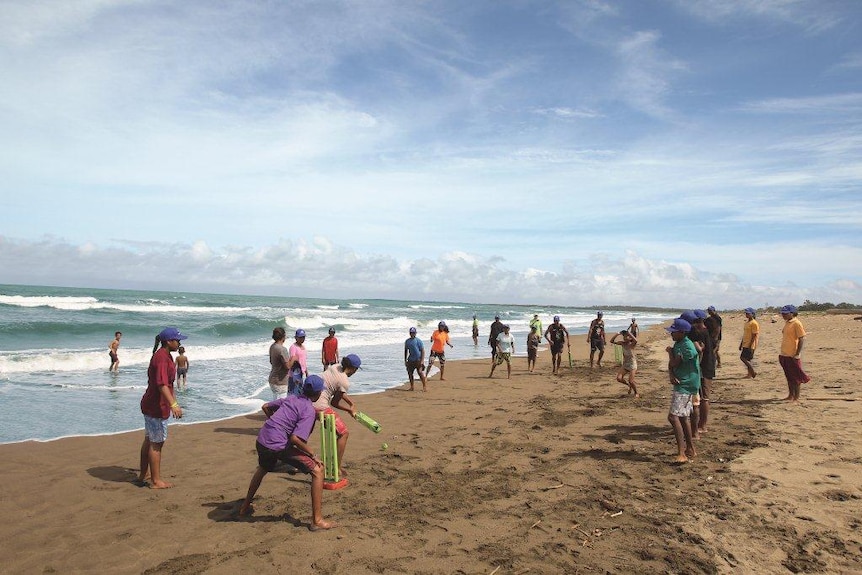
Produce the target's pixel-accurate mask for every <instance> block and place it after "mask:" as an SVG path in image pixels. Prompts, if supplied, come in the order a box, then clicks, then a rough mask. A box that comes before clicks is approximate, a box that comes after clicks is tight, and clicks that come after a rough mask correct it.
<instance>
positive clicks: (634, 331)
mask: <svg viewBox="0 0 862 575" xmlns="http://www.w3.org/2000/svg"><path fill="white" fill-rule="evenodd" d="M626 331H627V332H629V334H631V336H632V337H633V338H635V339H637V338H638V336H639V335H640V333H641V330H640V327H638V320H637V318H634V317H633V318H632V322H631V323H630V324H629V327H628V329H627V330H626Z"/></svg>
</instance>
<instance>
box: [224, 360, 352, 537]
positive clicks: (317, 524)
mask: <svg viewBox="0 0 862 575" xmlns="http://www.w3.org/2000/svg"><path fill="white" fill-rule="evenodd" d="M323 386H324V384H323V379H322V378H321V377H320V376H318V375H310V376H308V377H307V378H306V379H305V383H303V385H302V395H299V396H296V395H289V396H287V397H286V398H281V399H276V400H275V401H271V402H269V403H265V404H263V407H262V409H263V412H264V413H265V414H266V417H267V420H266V421H265V422H264V424H263V427H261V428H260V432H259V433H258V434H257V443H256V448H257V469H256V470H255V472H254V475H253V476H252V478H251V482H250V483H249V486H248V493H247V494H246V496H245V500H244V501H243V502H242V506H240V508H239V515H240V517H244V516H247V515H251V514H252V513H254V508H253V507H252V505H251V502H252V500H253V499H254V495H255V493H257V490H258V488H259V487H260V484H261V482H262V481H263V478H264V477H265V476H266V474H267V473H269V472H270V471H272V470H274V469H275V466H276V465H277V464H278V462H279V461H283V462H285V463H287V464H289V465H290V466H291V467H294V468H296V469H298V470H300V471H302V472H303V473H307V474H309V475H311V524H310V525H309V529H311V530H312V531H317V530H320V529H332V528H333V527H335V523H332V522H330V521H326V520H325V519H323V475H324V473H323V463H321V461H320V460H319V459H318V458H317V455H315V454H314V451H313V450H312V449H311V445H310V444H309V443H308V438H309V437H310V436H311V431H312V430H313V429H314V422H315V421H316V420H317V413H316V412H315V410H314V406H313V405H312V401H315V400H316V399H318V398H319V397H320V394H321V392H322V391H323Z"/></svg>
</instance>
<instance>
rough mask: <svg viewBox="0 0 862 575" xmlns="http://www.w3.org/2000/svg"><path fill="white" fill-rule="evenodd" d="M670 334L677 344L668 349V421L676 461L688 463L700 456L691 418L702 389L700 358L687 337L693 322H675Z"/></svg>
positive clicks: (678, 320)
mask: <svg viewBox="0 0 862 575" xmlns="http://www.w3.org/2000/svg"><path fill="white" fill-rule="evenodd" d="M667 331H668V332H669V333H670V335H671V337H672V338H673V341H674V344H673V346H672V347H671V346H669V347H667V348H666V351H667V354H668V363H667V371H668V377H669V378H670V383H671V385H673V391H672V392H671V399H670V412H669V413H668V414H667V420H668V421H669V422H670V425H671V427H673V434H674V436H675V437H676V447H677V456H676V459H675V461H676V462H677V463H685V462H686V461H688V460H689V458H691V457H694V456H695V455H697V453H696V452H695V449H694V437H693V435H692V431H691V425H690V423H689V417H691V413H692V403H691V399H692V396H693V395H694V394H696V393H698V390H699V389H700V365H699V357H698V353H697V348H695V346H694V343H692V341H691V340H690V339H688V336H687V335H686V334H687V333H688V332H690V331H691V324H690V323H688V322H687V321H685V320H684V319H682V318H677V319H675V320H673V324H672V325H671V326H670V327H669V328H667Z"/></svg>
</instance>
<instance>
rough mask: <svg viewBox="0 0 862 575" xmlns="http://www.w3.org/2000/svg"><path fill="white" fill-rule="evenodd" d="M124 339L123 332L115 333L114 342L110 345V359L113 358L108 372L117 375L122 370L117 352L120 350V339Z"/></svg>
mask: <svg viewBox="0 0 862 575" xmlns="http://www.w3.org/2000/svg"><path fill="white" fill-rule="evenodd" d="M122 337H123V332H121V331H118V332H115V333H114V341H112V342H111V343H110V344H108V357H110V358H111V367H109V368H108V371H113V372H114V373H117V372H118V371H119V370H120V357H119V356H118V355H117V350H118V349H119V348H120V339H121V338H122Z"/></svg>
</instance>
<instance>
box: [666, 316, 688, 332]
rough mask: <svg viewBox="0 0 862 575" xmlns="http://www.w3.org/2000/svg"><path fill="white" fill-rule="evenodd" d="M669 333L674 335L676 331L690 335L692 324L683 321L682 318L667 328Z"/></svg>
mask: <svg viewBox="0 0 862 575" xmlns="http://www.w3.org/2000/svg"><path fill="white" fill-rule="evenodd" d="M665 329H666V330H667V331H668V332H670V333H673V332H675V331H681V332H683V333H688V332H690V331H691V324H690V323H688V322H687V321H685V320H684V319H682V318H681V317H678V318H676V319H675V320H673V324H671V326H670V327H667V328H665Z"/></svg>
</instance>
